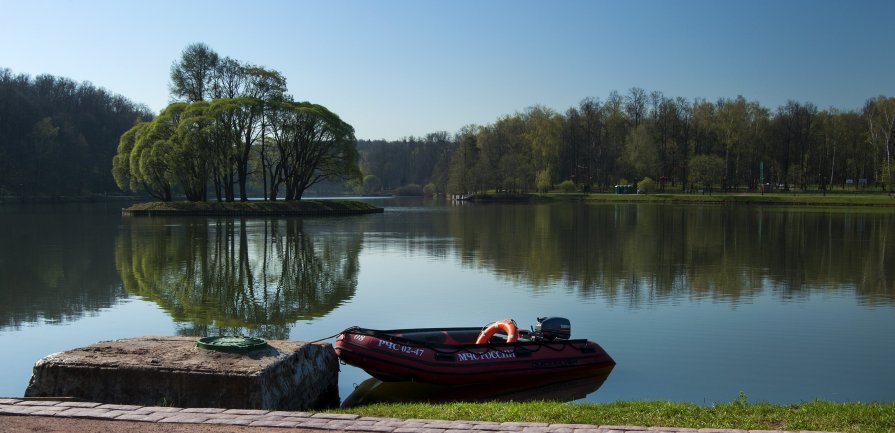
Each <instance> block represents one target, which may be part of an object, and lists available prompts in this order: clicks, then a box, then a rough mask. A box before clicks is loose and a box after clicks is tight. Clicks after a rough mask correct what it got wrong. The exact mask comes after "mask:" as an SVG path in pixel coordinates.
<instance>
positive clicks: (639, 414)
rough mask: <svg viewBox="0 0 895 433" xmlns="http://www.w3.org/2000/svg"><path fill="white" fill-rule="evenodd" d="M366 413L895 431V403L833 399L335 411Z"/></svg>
mask: <svg viewBox="0 0 895 433" xmlns="http://www.w3.org/2000/svg"><path fill="white" fill-rule="evenodd" d="M335 412H345V413H356V414H359V415H363V416H380V417H394V418H403V419H408V418H423V419H444V420H479V421H496V422H506V421H521V422H544V423H551V424H555V423H562V424H594V425H633V426H645V427H653V426H657V427H688V428H724V429H743V430H790V431H800V430H809V431H836V432H892V431H895V403H831V402H824V401H814V402H808V403H801V404H794V405H773V404H767V403H747V402H745V400H744V399H738V400H737V401H734V402H732V403H722V404H716V405H713V406H698V405H695V404H688V403H671V402H656V401H653V402H617V403H607V404H568V403H555V402H532V403H451V404H438V405H430V404H423V403H414V404H376V405H370V406H361V407H354V408H350V409H342V410H337V411H335Z"/></svg>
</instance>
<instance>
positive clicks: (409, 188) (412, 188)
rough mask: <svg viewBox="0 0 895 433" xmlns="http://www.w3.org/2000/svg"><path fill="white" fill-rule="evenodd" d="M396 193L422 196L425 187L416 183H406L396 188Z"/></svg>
mask: <svg viewBox="0 0 895 433" xmlns="http://www.w3.org/2000/svg"><path fill="white" fill-rule="evenodd" d="M395 195H403V196H422V195H423V188H422V187H421V186H419V185H417V184H415V183H411V184H408V185H404V186H402V187H400V188H398V189H396V190H395Z"/></svg>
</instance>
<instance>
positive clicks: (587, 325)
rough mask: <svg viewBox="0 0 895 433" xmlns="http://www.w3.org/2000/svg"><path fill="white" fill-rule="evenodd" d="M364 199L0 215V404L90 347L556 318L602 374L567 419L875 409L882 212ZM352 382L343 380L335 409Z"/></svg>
mask: <svg viewBox="0 0 895 433" xmlns="http://www.w3.org/2000/svg"><path fill="white" fill-rule="evenodd" d="M378 203H379V204H380V205H382V206H385V207H386V212H385V213H384V214H379V215H368V216H361V217H348V218H304V219H302V218H274V219H263V218H251V219H232V218H231V219H227V218H193V217H191V218H122V217H121V216H120V215H119V209H120V207H121V205H120V204H89V205H87V204H72V205H28V206H22V205H10V204H4V205H0V345H2V348H3V349H2V351H3V355H2V357H0V367H2V370H3V371H4V374H3V375H0V395H3V396H18V395H22V393H23V392H24V389H25V387H26V385H27V382H28V379H29V377H30V372H31V367H32V365H33V364H34V362H35V361H36V360H38V359H39V358H41V357H43V356H45V355H47V354H50V353H53V352H58V351H62V350H67V349H71V348H74V347H78V346H82V345H86V344H91V343H94V342H96V341H100V340H108V339H115V338H124V337H134V336H141V335H190V336H196V335H203V336H204V335H218V334H220V333H227V334H231V333H242V334H248V335H256V336H261V337H265V338H291V339H303V340H315V339H318V338H322V337H326V336H329V335H332V334H335V333H337V332H338V331H340V330H342V329H344V328H346V327H348V326H351V325H361V326H365V327H371V328H399V327H428V326H479V325H484V324H486V323H488V322H491V321H494V320H497V319H503V318H508V317H512V318H515V319H516V321H517V322H518V323H519V324H520V325H522V326H526V327H527V326H528V325H531V324H533V323H534V321H535V318H536V317H538V316H544V315H558V316H564V317H567V318H569V319H570V320H571V321H572V335H573V337H579V338H584V337H587V338H590V339H594V340H596V341H597V342H599V343H600V344H601V345H602V346H603V347H604V348H605V349H606V350H607V351H608V352H609V353H610V354H611V355H612V356H613V357H614V358H615V360H616V361H617V362H618V365H617V367H616V368H615V370H614V371H613V372H612V374H611V375H610V376H609V377H608V379H606V381H605V383H603V384H602V386H599V389H597V390H596V391H594V390H593V388H595V387H596V386H592V387H588V386H585V387H583V389H584V391H581V392H580V395H576V396H575V398H581V397H583V400H584V401H596V402H605V401H615V400H644V399H666V400H675V401H688V402H693V403H698V404H710V403H712V402H718V401H730V400H732V399H734V398H736V396H737V394H738V393H739V392H740V391H743V392H745V393H746V394H747V395H748V397H749V399H750V400H751V401H770V402H778V403H790V402H799V401H804V400H812V399H817V398H819V399H827V400H835V401H895V392H893V390H895V372H893V369H892V365H893V361H892V360H893V359H895V332H893V330H895V211H892V210H891V209H887V210H872V209H871V210H842V209H838V210H837V209H834V210H818V209H803V208H782V207H721V206H704V207H677V206H669V205H629V204H606V205H595V204H590V205H588V204H572V203H561V204H544V205H540V204H539V205H455V204H446V203H436V202H423V201H419V200H416V201H413V200H412V201H399V200H385V201H380V202H378ZM368 378H369V376H367V375H366V374H365V373H364V372H363V371H361V370H358V369H356V368H353V367H348V366H343V367H342V372H341V374H340V392H341V394H342V397H343V398H347V396H348V395H349V394H351V392H352V391H353V390H354V388H355V386H357V385H361V384H362V383H363V382H364V381H365V380H367V379H368ZM597 385H599V384H597Z"/></svg>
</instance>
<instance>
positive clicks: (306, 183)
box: [268, 101, 361, 200]
mask: <svg viewBox="0 0 895 433" xmlns="http://www.w3.org/2000/svg"><path fill="white" fill-rule="evenodd" d="M268 118H269V121H270V129H269V133H270V138H271V141H272V143H273V145H274V146H276V149H277V163H276V164H275V167H274V168H273V172H272V176H271V184H270V195H269V197H270V199H271V200H275V199H276V197H277V195H278V193H279V189H280V187H285V189H286V191H285V193H286V195H285V197H286V200H299V199H301V196H302V195H303V194H304V192H305V191H307V189H308V188H310V187H311V186H313V185H315V184H316V183H318V182H320V181H322V180H325V179H343V180H345V179H359V178H360V176H361V172H360V169H359V168H358V154H357V148H356V146H355V143H356V141H357V140H356V139H355V138H354V128H353V127H351V125H349V124H347V123H345V122H344V121H342V119H340V118H339V116H337V115H336V114H335V113H333V112H331V111H329V110H328V109H326V107H323V106H322V105H317V104H311V103H309V102H292V101H279V102H276V103H273V104H271V106H270V109H269V111H268Z"/></svg>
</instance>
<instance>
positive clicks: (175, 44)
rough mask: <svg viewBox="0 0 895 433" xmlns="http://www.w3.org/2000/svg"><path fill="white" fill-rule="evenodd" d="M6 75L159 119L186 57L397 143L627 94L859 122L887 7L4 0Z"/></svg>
mask: <svg viewBox="0 0 895 433" xmlns="http://www.w3.org/2000/svg"><path fill="white" fill-rule="evenodd" d="M0 11H2V19H0V68H9V69H11V70H12V71H13V72H14V73H26V74H29V75H32V76H33V75H37V74H41V73H49V74H52V75H57V76H65V77H69V78H72V79H74V80H77V81H90V82H92V83H93V84H94V85H96V86H99V87H103V88H105V89H107V90H109V91H112V92H115V93H120V94H122V95H124V96H127V97H128V98H130V99H132V100H134V101H136V102H140V103H145V104H146V105H148V106H149V107H150V108H151V109H152V110H153V111H155V112H158V111H159V110H161V109H162V108H164V106H165V105H166V104H167V102H168V100H169V94H168V73H169V69H170V66H171V64H172V62H174V61H175V60H176V59H178V57H179V56H180V53H181V51H182V50H183V48H184V47H186V46H187V45H188V44H190V43H193V42H205V43H206V44H208V45H209V46H210V47H211V48H213V49H214V50H215V51H217V52H218V53H219V54H221V55H223V56H230V57H233V58H235V59H238V60H240V61H244V62H250V63H254V64H258V65H262V66H266V67H268V68H273V69H276V70H279V71H280V72H282V73H283V74H284V75H285V76H286V78H287V79H288V86H289V90H290V92H291V93H292V94H293V95H294V96H295V97H296V98H297V99H300V100H309V101H312V102H315V103H319V104H323V105H325V106H327V107H328V108H330V109H331V110H333V111H335V112H336V113H338V114H339V115H340V116H342V118H343V119H344V120H345V121H347V122H349V123H350V124H352V125H354V127H355V130H356V132H357V134H356V135H357V137H358V138H370V139H375V138H387V139H396V138H400V137H403V136H408V135H423V134H426V133H428V132H433V131H441V130H444V131H448V132H451V133H453V132H456V131H457V130H458V129H460V128H461V127H462V126H463V125H466V124H471V123H476V124H486V123H491V122H493V121H494V120H495V119H496V118H497V117H498V116H501V115H504V114H512V113H514V112H516V111H521V110H523V109H525V108H526V107H528V106H531V105H534V104H543V105H546V106H547V107H550V108H553V109H555V110H557V111H565V110H566V109H567V108H569V107H570V106H573V105H577V104H578V102H579V101H580V100H581V99H582V98H584V97H588V96H594V97H599V98H601V99H605V98H606V96H607V95H608V94H609V92H611V91H613V90H617V91H618V92H620V93H622V94H624V93H625V92H627V90H628V89H630V88H631V87H641V88H643V89H645V90H647V91H653V90H659V91H662V92H663V93H664V94H665V95H667V96H675V97H676V96H682V97H685V98H688V99H691V98H694V97H702V98H706V99H709V100H715V99H717V98H719V97H735V96H737V95H743V96H745V97H746V98H747V99H749V100H755V101H758V102H760V103H761V104H762V105H764V106H766V107H769V108H771V109H772V110H773V109H776V108H777V107H778V106H779V105H782V104H784V103H785V102H786V101H787V100H790V99H792V100H797V101H801V102H813V103H815V104H816V105H817V106H818V107H819V108H829V107H836V108H840V109H859V108H860V107H861V106H862V105H863V103H864V101H865V100H866V99H868V98H870V97H872V96H876V95H879V94H885V95H888V96H893V95H895V31H893V27H892V18H893V17H895V1H888V0H879V1H845V0H842V1H829V0H773V1H763V0H761V1H759V0H749V1H732V0H731V1H727V0H711V1H685V0H655V1H646V0H640V1H638V0H625V1H600V0H589V1H572V0H570V1H541V2H533V1H519V0H512V1H504V0H459V1H458V0H451V1H446V0H442V1H426V0H407V1H387V0H377V1H373V0H357V1H321V0H314V1H301V0H283V1H263V0H260V1H252V2H247V1H242V0H240V1H230V0H213V1H205V0H202V1H199V0H177V1H169V0H156V1H152V2H137V1H129V0H127V1H122V0H111V1H91V0H79V1H67V0H66V1H63V0H58V1H47V0H0Z"/></svg>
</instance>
